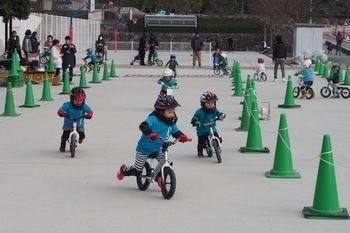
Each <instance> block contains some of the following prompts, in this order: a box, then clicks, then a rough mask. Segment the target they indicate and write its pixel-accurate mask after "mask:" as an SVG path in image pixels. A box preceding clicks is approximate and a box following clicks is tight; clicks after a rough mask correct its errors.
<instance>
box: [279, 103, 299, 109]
mask: <svg viewBox="0 0 350 233" xmlns="http://www.w3.org/2000/svg"><path fill="white" fill-rule="evenodd" d="M278 107H279V108H300V107H301V105H299V104H294V105H289V104H279V105H278Z"/></svg>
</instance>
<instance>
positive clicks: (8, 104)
mask: <svg viewBox="0 0 350 233" xmlns="http://www.w3.org/2000/svg"><path fill="white" fill-rule="evenodd" d="M19 115H21V114H18V113H16V111H15V103H14V100H13V92H12V86H11V83H10V82H8V83H7V91H6V100H5V108H4V112H3V114H1V116H19Z"/></svg>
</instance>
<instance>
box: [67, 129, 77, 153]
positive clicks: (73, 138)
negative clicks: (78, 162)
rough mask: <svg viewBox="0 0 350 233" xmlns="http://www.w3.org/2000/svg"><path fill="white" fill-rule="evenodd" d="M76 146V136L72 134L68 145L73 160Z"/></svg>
mask: <svg viewBox="0 0 350 233" xmlns="http://www.w3.org/2000/svg"><path fill="white" fill-rule="evenodd" d="M76 146H77V135H75V134H72V136H71V137H70V143H69V150H70V157H71V158H74V157H75V149H76Z"/></svg>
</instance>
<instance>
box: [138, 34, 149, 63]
mask: <svg viewBox="0 0 350 233" xmlns="http://www.w3.org/2000/svg"><path fill="white" fill-rule="evenodd" d="M138 50H139V55H140V58H139V59H140V65H141V66H145V65H146V63H145V56H146V51H147V37H146V35H145V34H143V35H142V37H141V38H140V41H139V48H138Z"/></svg>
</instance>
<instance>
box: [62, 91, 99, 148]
mask: <svg viewBox="0 0 350 233" xmlns="http://www.w3.org/2000/svg"><path fill="white" fill-rule="evenodd" d="M85 99H86V94H85V91H84V89H82V88H81V87H74V88H73V89H72V90H71V92H70V101H68V102H65V103H64V104H63V105H62V106H61V107H60V108H59V109H58V111H57V114H58V116H60V117H64V121H63V127H62V129H63V133H62V136H61V146H60V152H65V150H66V141H67V140H68V137H69V134H70V132H71V129H72V127H73V120H72V119H79V121H78V125H77V131H78V133H79V143H82V142H83V140H84V138H85V128H84V119H91V118H92V115H93V111H92V110H91V108H90V106H89V105H87V104H86V103H85Z"/></svg>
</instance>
